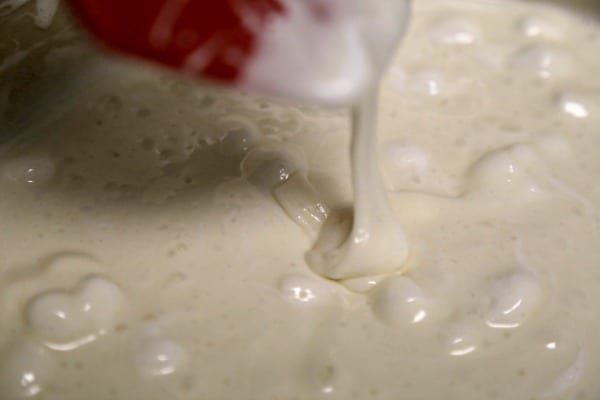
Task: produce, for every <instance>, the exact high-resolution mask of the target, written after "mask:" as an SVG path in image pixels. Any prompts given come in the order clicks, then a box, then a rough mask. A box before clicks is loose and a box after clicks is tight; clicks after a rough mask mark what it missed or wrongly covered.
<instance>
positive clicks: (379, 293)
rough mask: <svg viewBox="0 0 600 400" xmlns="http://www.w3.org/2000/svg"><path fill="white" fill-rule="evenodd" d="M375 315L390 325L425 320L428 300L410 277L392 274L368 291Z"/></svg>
mask: <svg viewBox="0 0 600 400" xmlns="http://www.w3.org/2000/svg"><path fill="white" fill-rule="evenodd" d="M370 295H371V307H372V309H373V312H374V313H375V315H376V316H377V317H378V318H379V319H381V320H382V321H383V322H386V323H388V324H390V325H411V324H417V323H420V322H422V321H423V320H425V318H426V317H427V316H428V313H429V304H428V303H429V302H428V300H427V297H426V296H425V294H424V293H423V290H422V289H421V288H420V287H419V286H418V285H417V284H416V283H415V282H414V281H413V280H412V279H410V278H407V277H404V276H392V277H390V278H388V279H386V280H385V281H383V282H382V283H380V284H379V285H378V286H377V287H376V288H375V289H374V290H372V291H371V292H370Z"/></svg>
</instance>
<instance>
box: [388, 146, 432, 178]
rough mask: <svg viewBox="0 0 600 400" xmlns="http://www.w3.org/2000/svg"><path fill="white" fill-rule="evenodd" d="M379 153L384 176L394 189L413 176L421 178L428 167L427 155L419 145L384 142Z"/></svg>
mask: <svg viewBox="0 0 600 400" xmlns="http://www.w3.org/2000/svg"><path fill="white" fill-rule="evenodd" d="M381 153H382V156H383V157H382V158H383V165H384V169H385V172H386V177H387V178H388V180H389V181H390V183H391V185H392V187H393V188H394V189H397V188H399V187H402V186H403V185H404V184H406V182H408V181H410V180H411V179H412V178H413V177H417V178H419V179H420V180H423V177H424V175H425V174H426V173H427V171H428V169H429V156H428V155H427V153H425V151H424V150H423V149H422V148H421V147H419V146H416V145H413V144H406V143H395V142H391V143H386V144H385V146H384V147H383V149H382V151H381Z"/></svg>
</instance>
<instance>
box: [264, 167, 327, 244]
mask: <svg viewBox="0 0 600 400" xmlns="http://www.w3.org/2000/svg"><path fill="white" fill-rule="evenodd" d="M273 197H274V198H275V200H276V201H277V203H278V204H279V205H280V206H281V208H282V209H283V211H285V213H286V214H287V215H288V216H289V217H290V218H291V219H292V220H293V221H294V222H295V223H296V224H298V225H299V226H300V227H301V228H302V229H304V231H305V232H306V233H307V234H308V235H309V236H310V237H311V238H312V239H316V238H317V236H318V234H319V231H320V230H321V226H322V225H323V223H324V222H325V220H326V219H327V215H328V214H329V208H328V207H327V205H326V204H325V203H324V201H323V200H322V199H321V198H320V196H319V194H318V193H317V191H316V190H315V188H314V187H313V186H312V185H311V183H310V182H309V181H308V178H307V177H306V176H305V174H303V173H295V174H293V175H292V176H291V177H290V178H289V179H288V180H287V181H286V182H285V183H283V184H281V185H280V186H279V187H277V188H275V189H273Z"/></svg>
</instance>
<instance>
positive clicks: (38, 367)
mask: <svg viewBox="0 0 600 400" xmlns="http://www.w3.org/2000/svg"><path fill="white" fill-rule="evenodd" d="M53 368H54V363H53V360H52V359H51V357H50V354H49V353H48V351H47V350H45V349H44V348H43V347H41V346H38V345H35V344H33V343H29V342H25V343H22V344H19V345H17V346H12V347H10V348H9V349H7V351H5V352H2V353H1V355H0V393H1V394H2V395H3V396H2V397H3V398H4V396H8V398H9V399H12V398H15V399H25V398H32V397H35V396H37V395H39V394H41V393H43V390H44V386H45V385H46V384H47V383H48V382H49V381H50V380H51V375H52V370H53Z"/></svg>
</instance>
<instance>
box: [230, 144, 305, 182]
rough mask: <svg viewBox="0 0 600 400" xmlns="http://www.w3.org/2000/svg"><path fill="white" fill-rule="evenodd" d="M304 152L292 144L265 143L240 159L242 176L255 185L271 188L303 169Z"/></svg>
mask: <svg viewBox="0 0 600 400" xmlns="http://www.w3.org/2000/svg"><path fill="white" fill-rule="evenodd" d="M306 167H307V161H306V159H305V156H304V152H303V151H302V149H300V148H296V147H295V146H293V145H289V144H288V145H285V144H279V143H277V144H266V145H261V146H259V147H256V148H254V149H252V150H251V151H250V152H249V153H248V154H247V155H246V157H244V159H243V160H242V164H241V170H242V177H243V178H244V179H246V180H248V181H249V182H251V183H252V184H254V185H255V186H257V187H260V188H264V189H268V190H271V189H273V188H275V187H278V186H280V185H281V184H283V183H284V182H286V181H287V180H288V179H289V178H290V176H291V175H292V174H293V173H295V172H297V171H305V170H306Z"/></svg>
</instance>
